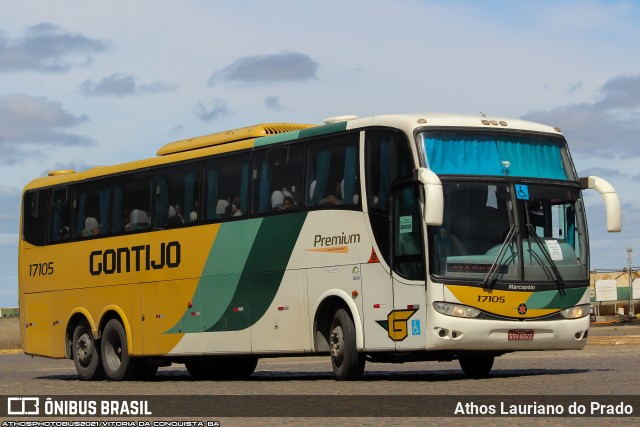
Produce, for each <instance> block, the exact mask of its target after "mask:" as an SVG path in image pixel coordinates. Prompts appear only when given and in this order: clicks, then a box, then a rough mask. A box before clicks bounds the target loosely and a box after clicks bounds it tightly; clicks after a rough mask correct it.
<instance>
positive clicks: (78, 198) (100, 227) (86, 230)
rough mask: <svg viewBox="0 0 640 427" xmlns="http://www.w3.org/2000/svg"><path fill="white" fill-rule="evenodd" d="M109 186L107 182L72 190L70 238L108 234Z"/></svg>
mask: <svg viewBox="0 0 640 427" xmlns="http://www.w3.org/2000/svg"><path fill="white" fill-rule="evenodd" d="M110 205H111V186H110V185H109V183H108V182H107V181H94V182H90V183H88V184H83V185H78V186H76V188H75V190H74V198H73V224H72V232H71V235H72V238H74V239H80V238H88V237H95V236H101V235H105V234H107V233H108V232H109V225H110V219H111V215H110V209H111V207H110Z"/></svg>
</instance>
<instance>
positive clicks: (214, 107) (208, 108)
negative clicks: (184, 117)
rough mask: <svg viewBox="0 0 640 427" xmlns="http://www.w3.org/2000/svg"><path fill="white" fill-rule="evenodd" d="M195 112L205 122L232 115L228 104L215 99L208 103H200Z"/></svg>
mask: <svg viewBox="0 0 640 427" xmlns="http://www.w3.org/2000/svg"><path fill="white" fill-rule="evenodd" d="M193 112H194V114H195V115H196V116H198V118H199V119H200V120H202V121H203V122H209V121H211V120H215V119H219V118H222V117H224V116H228V115H229V114H230V113H231V111H229V108H228V107H227V103H226V102H224V101H223V100H222V99H219V98H214V99H212V100H211V101H208V102H199V103H198V105H196V108H195V109H194V111H193Z"/></svg>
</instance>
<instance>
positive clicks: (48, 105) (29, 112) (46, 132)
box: [0, 94, 95, 164]
mask: <svg viewBox="0 0 640 427" xmlns="http://www.w3.org/2000/svg"><path fill="white" fill-rule="evenodd" d="M86 121H87V117H86V116H74V115H72V114H70V113H68V112H66V111H65V110H64V109H63V108H62V107H61V106H60V104H59V103H56V102H53V101H50V100H47V99H46V98H40V97H32V96H29V95H24V94H12V95H4V96H0V154H1V156H0V164H14V163H17V162H19V161H20V160H21V159H22V158H23V157H24V156H26V155H39V153H40V152H39V150H38V147H40V148H42V147H51V146H70V145H93V144H95V141H94V140H93V139H91V138H88V137H84V136H79V135H74V134H72V133H69V132H68V131H67V129H68V128H71V127H74V126H77V125H79V124H81V123H84V122H86ZM28 146H31V147H30V148H29V147H28ZM34 147H35V149H34ZM40 155H41V154H40Z"/></svg>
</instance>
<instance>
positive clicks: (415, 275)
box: [393, 185, 425, 280]
mask: <svg viewBox="0 0 640 427" xmlns="http://www.w3.org/2000/svg"><path fill="white" fill-rule="evenodd" d="M417 191H418V187H415V186H413V185H407V186H405V187H403V188H400V189H396V190H395V192H394V194H393V239H394V242H393V258H394V259H393V268H394V271H395V272H396V273H398V274H399V275H401V276H403V277H406V278H407V279H414V280H424V274H425V273H424V272H425V269H424V252H423V250H422V248H423V244H422V221H421V217H420V207H419V206H420V205H419V203H418V201H417V199H418V198H417V197H416V196H417V194H416V193H417Z"/></svg>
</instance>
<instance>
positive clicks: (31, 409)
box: [7, 397, 40, 415]
mask: <svg viewBox="0 0 640 427" xmlns="http://www.w3.org/2000/svg"><path fill="white" fill-rule="evenodd" d="M7 415H40V398H39V397H8V398H7Z"/></svg>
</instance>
